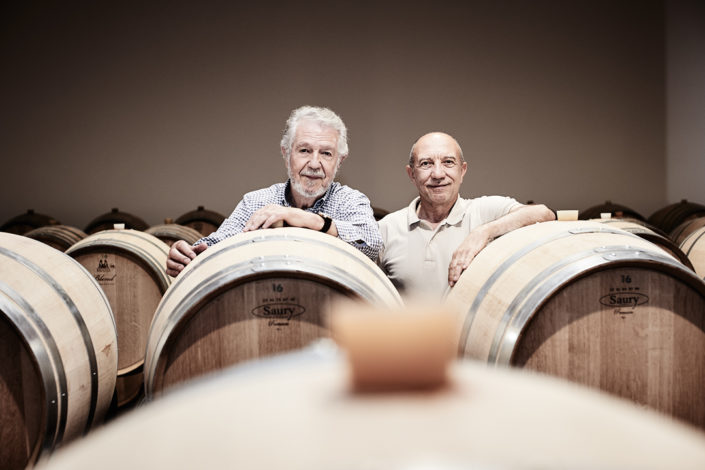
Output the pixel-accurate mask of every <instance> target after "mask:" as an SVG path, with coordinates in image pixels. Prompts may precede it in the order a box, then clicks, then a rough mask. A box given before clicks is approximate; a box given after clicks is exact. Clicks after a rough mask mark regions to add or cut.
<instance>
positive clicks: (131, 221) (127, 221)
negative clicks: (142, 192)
mask: <svg viewBox="0 0 705 470" xmlns="http://www.w3.org/2000/svg"><path fill="white" fill-rule="evenodd" d="M115 224H123V225H124V228H126V229H132V230H142V231H144V230H146V229H147V228H148V227H149V225H147V222H145V221H144V220H142V219H141V218H139V217H137V216H136V215H133V214H130V213H127V212H122V211H120V209H118V208H117V207H114V208H113V209H111V210H110V212H106V213H105V214H101V215H99V216H98V217H96V218H95V219H93V220H91V221H90V222H89V223H88V225H86V228H85V229H84V231H85V232H86V233H87V234H89V235H90V234H93V233H97V232H100V231H102V230H112V229H113V228H115Z"/></svg>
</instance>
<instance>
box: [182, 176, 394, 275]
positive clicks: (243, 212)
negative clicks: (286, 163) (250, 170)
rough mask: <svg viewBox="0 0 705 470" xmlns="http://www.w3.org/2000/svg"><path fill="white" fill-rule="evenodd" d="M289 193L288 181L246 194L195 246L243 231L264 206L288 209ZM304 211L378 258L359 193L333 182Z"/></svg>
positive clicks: (378, 242) (372, 225) (374, 231)
mask: <svg viewBox="0 0 705 470" xmlns="http://www.w3.org/2000/svg"><path fill="white" fill-rule="evenodd" d="M290 191H291V189H290V182H289V181H287V182H286V183H277V184H273V185H272V186H270V187H268V188H263V189H259V190H257V191H252V192H249V193H247V194H245V195H244V196H243V198H242V200H241V201H240V202H239V203H238V205H237V207H236V208H235V210H234V211H233V213H232V214H230V217H228V218H227V219H225V221H223V223H222V224H221V226H220V227H219V228H218V230H216V231H215V232H213V233H211V234H210V235H208V236H207V237H203V238H201V239H200V240H198V241H197V242H196V243H194V245H197V244H199V243H202V242H205V243H207V244H208V245H209V246H210V245H214V244H216V243H218V242H220V241H223V240H225V239H226V238H228V237H231V236H233V235H237V234H238V233H240V232H242V229H243V228H245V224H246V223H247V221H248V220H249V219H250V216H251V215H252V214H254V213H255V211H257V210H259V209H261V208H262V207H264V206H266V205H267V204H278V205H280V206H284V207H291V204H290V203H289V199H290ZM306 211H308V212H314V213H318V212H322V213H323V214H325V215H327V216H328V217H330V218H331V219H333V222H335V227H336V228H337V229H338V238H340V239H341V240H343V241H344V242H347V243H349V244H350V245H352V246H353V247H355V248H357V249H358V250H360V251H361V252H363V253H364V254H365V255H367V256H368V257H369V258H370V259H371V260H372V261H374V260H376V259H377V254H378V253H379V250H380V248H381V247H382V236H381V235H380V233H379V227H378V226H377V221H376V220H375V218H374V215H373V212H372V207H370V200H369V199H368V198H367V196H365V195H364V194H362V193H361V192H360V191H357V190H355V189H352V188H350V187H348V186H344V185H341V184H340V183H336V182H334V183H333V184H331V185H330V187H329V188H328V191H326V193H325V194H324V195H323V196H322V197H320V198H319V199H318V200H317V201H316V202H315V203H314V204H313V206H311V207H309V208H308V209H306Z"/></svg>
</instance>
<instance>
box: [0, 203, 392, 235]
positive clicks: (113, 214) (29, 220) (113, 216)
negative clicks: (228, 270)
mask: <svg viewBox="0 0 705 470" xmlns="http://www.w3.org/2000/svg"><path fill="white" fill-rule="evenodd" d="M373 213H374V216H375V219H376V220H379V219H381V218H382V217H384V216H385V215H387V214H388V213H389V212H388V211H386V210H384V209H381V208H378V207H373ZM223 220H225V216H223V215H222V214H220V213H218V212H216V211H213V210H210V209H205V208H204V207H203V206H198V208H197V209H196V210H193V211H189V212H186V213H185V214H183V215H181V216H179V217H178V218H176V219H172V218H165V219H164V225H172V224H175V225H180V226H184V227H189V228H191V229H193V230H195V231H196V232H198V233H200V234H201V235H209V234H211V233H212V232H213V231H215V230H216V229H217V228H218V227H219V226H220V224H221V223H223ZM115 224H122V225H124V227H125V228H127V229H133V230H141V231H148V230H149V229H150V228H152V227H151V226H150V225H148V224H147V222H145V221H144V220H143V219H142V218H141V217H139V216H136V215H134V214H131V213H129V212H124V211H121V210H120V209H118V208H113V209H111V210H110V212H106V213H105V214H101V215H99V216H98V217H96V218H94V219H93V220H91V221H90V222H89V223H88V225H86V227H85V228H84V229H82V230H81V229H79V228H77V227H72V226H67V225H63V224H62V223H61V222H60V221H58V220H57V219H55V218H54V217H51V216H49V215H45V214H40V213H37V212H35V211H34V210H33V209H28V210H27V212H25V213H23V214H19V215H17V216H15V217H12V218H11V219H10V220H7V221H6V222H5V223H3V224H2V225H0V232H8V233H14V234H17V235H26V234H28V233H30V234H37V232H36V231H37V230H38V229H44V230H40V231H39V233H38V234H39V235H41V234H42V233H43V232H47V231H49V229H48V227H57V226H58V227H60V230H63V231H68V232H71V233H70V234H61V237H62V238H66V237H72V238H70V239H73V238H75V237H76V236H78V237H81V238H82V237H85V236H86V234H88V235H90V234H93V233H97V232H100V231H102V230H108V229H111V228H113V227H114V226H115ZM64 227H66V228H64ZM162 230H164V229H162ZM55 232H56V230H55Z"/></svg>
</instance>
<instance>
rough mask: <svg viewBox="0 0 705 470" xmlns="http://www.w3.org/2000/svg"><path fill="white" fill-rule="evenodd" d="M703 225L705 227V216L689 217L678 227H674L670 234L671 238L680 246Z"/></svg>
mask: <svg viewBox="0 0 705 470" xmlns="http://www.w3.org/2000/svg"><path fill="white" fill-rule="evenodd" d="M701 227H705V216H703V217H695V218H692V219H688V220H686V221H685V222H683V223H682V224H680V225H679V226H678V227H676V228H674V229H673V231H671V233H670V234H669V236H670V238H671V240H673V241H674V242H675V243H676V245H678V246H680V245H681V244H682V243H683V241H685V239H686V238H688V236H690V234H691V233H693V232H695V231H696V230H698V229H699V228H701Z"/></svg>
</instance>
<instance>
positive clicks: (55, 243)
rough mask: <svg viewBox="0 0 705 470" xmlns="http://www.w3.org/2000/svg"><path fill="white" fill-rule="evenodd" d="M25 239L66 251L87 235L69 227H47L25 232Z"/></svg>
mask: <svg viewBox="0 0 705 470" xmlns="http://www.w3.org/2000/svg"><path fill="white" fill-rule="evenodd" d="M25 237H29V238H32V239H34V240H37V241H40V242H42V243H44V244H46V245H49V246H50V247H52V248H55V249H57V250H59V251H66V250H68V249H69V248H71V246H72V245H75V244H76V243H78V242H80V241H81V240H83V239H84V238H86V237H87V235H86V233H85V232H84V231H83V230H81V229H79V228H76V227H71V226H69V225H47V226H45V227H39V228H35V229H34V230H31V231H29V232H27V233H26V234H25Z"/></svg>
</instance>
